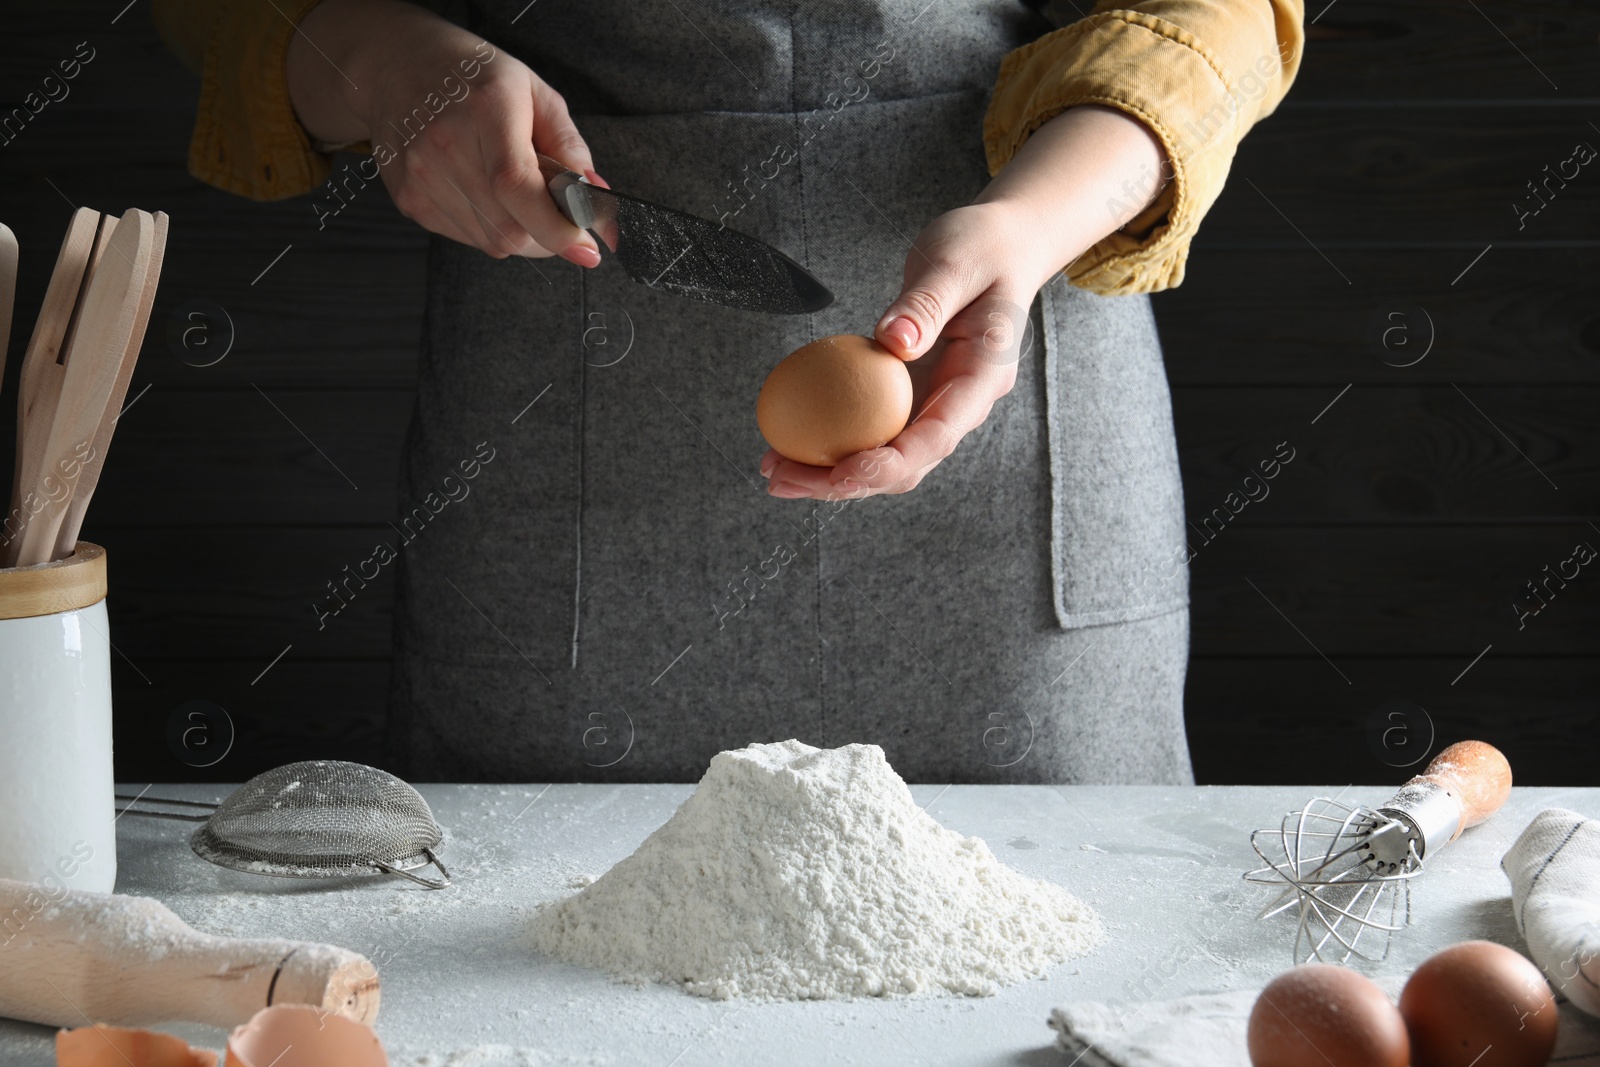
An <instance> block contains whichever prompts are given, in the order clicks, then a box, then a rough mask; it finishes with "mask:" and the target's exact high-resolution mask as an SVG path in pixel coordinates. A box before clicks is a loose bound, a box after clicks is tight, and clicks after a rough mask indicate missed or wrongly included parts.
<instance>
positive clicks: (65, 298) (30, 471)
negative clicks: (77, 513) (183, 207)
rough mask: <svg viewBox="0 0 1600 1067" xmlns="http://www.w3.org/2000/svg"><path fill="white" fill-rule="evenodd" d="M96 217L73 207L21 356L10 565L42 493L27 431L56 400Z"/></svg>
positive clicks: (4, 553) (33, 437)
mask: <svg viewBox="0 0 1600 1067" xmlns="http://www.w3.org/2000/svg"><path fill="white" fill-rule="evenodd" d="M99 222H100V213H99V212H98V211H95V210H93V209H91V208H86V207H81V208H79V209H78V210H77V211H75V212H73V215H72V222H71V223H70V224H69V225H68V226H67V235H66V236H65V237H64V238H62V240H61V251H60V252H58V253H57V254H56V266H55V270H54V271H53V272H52V273H51V275H50V284H49V286H48V287H47V288H46V289H45V294H44V304H43V305H42V306H41V307H40V308H39V317H38V319H37V320H35V321H34V324H33V336H32V337H31V338H30V339H29V340H28V347H27V350H26V352H25V354H24V355H23V357H22V370H21V373H20V374H19V376H18V389H17V460H16V468H15V473H14V476H13V479H12V483H11V486H12V488H11V510H10V512H8V513H7V516H6V521H5V525H4V532H3V535H0V536H3V539H4V548H3V550H0V562H3V563H4V565H5V566H7V567H14V566H16V564H17V550H18V548H19V547H20V541H19V536H18V535H19V534H20V532H21V530H22V529H23V528H24V527H25V526H26V524H27V523H28V522H29V520H30V519H31V517H32V511H33V506H34V504H35V503H37V502H38V501H39V500H40V499H42V498H41V497H40V496H39V482H40V476H39V464H40V457H39V456H38V455H37V454H36V453H37V452H38V451H39V449H40V448H41V447H42V446H43V443H44V442H43V438H44V437H45V434H43V433H37V432H36V433H33V434H30V433H29V428H30V427H32V428H34V429H35V430H37V429H38V426H39V423H40V422H41V420H45V419H48V418H50V417H53V415H54V413H55V410H56V401H57V400H58V399H59V398H60V396H61V373H62V367H61V365H60V361H59V357H60V354H61V342H62V341H63V340H64V339H65V338H66V334H67V324H68V323H69V322H70V321H71V319H72V310H73V308H75V307H76V306H77V304H78V296H79V293H80V290H81V288H82V286H83V278H84V274H85V273H86V272H87V270H88V266H89V260H90V257H91V255H92V253H93V251H94V246H95V230H96V228H97V226H98V224H99Z"/></svg>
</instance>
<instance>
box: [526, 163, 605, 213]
mask: <svg viewBox="0 0 1600 1067" xmlns="http://www.w3.org/2000/svg"><path fill="white" fill-rule="evenodd" d="M535 155H537V156H538V157H539V173H540V174H542V175H544V184H545V188H547V189H549V190H550V199H552V200H554V201H555V202H556V207H557V208H559V209H560V211H561V214H563V215H565V216H566V219H567V221H568V222H570V223H572V224H573V225H574V226H576V227H578V229H580V230H590V229H593V228H594V208H593V207H592V206H591V205H590V203H589V198H588V197H587V196H585V195H584V190H583V189H582V188H580V187H581V186H583V185H586V184H588V179H586V178H585V177H584V176H583V175H581V174H579V173H578V172H577V171H575V170H573V169H572V168H571V167H569V166H567V165H566V164H565V163H563V162H561V161H560V160H558V159H552V158H551V157H550V156H547V155H545V154H544V153H543V152H536V153H535Z"/></svg>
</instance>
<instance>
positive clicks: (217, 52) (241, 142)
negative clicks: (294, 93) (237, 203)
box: [153, 0, 330, 200]
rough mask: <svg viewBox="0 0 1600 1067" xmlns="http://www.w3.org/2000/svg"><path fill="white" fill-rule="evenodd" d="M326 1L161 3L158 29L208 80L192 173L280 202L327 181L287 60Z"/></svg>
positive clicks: (203, 81) (193, 142) (192, 145)
mask: <svg viewBox="0 0 1600 1067" xmlns="http://www.w3.org/2000/svg"><path fill="white" fill-rule="evenodd" d="M317 2H318V0H155V5H154V9H153V14H154V18H155V23H156V29H157V30H158V31H160V33H161V37H162V39H163V40H164V41H165V42H166V43H167V47H168V48H170V49H171V50H172V51H173V52H175V53H176V54H177V56H178V58H179V59H180V60H182V61H183V63H184V64H185V65H186V66H187V67H188V68H189V69H190V70H193V71H195V72H196V73H198V74H199V75H200V106H199V110H198V113H197V114H196V116H195V124H194V135H193V136H192V137H191V138H190V141H189V173H190V174H193V175H194V176H195V177H196V178H199V179H200V180H201V181H203V182H205V183H207V184H208V185H214V186H216V187H217V188H219V189H225V190H227V191H228V192H230V193H237V194H238V195H240V196H247V197H250V198H251V199H252V200H281V199H283V198H285V197H290V196H298V195H300V194H302V193H306V192H310V191H311V190H312V189H315V188H316V187H317V186H318V185H321V184H322V183H323V182H324V181H325V180H327V177H328V172H329V170H330V165H329V156H328V154H327V153H324V152H319V151H317V149H316V148H315V147H314V146H313V145H312V143H311V139H310V138H309V137H307V136H306V131H305V129H304V128H303V127H302V126H301V125H300V121H299V119H297V118H296V117H295V113H294V105H293V104H291V103H290V102H289V83H288V76H287V74H286V72H285V61H286V59H287V57H288V53H289V41H290V39H291V38H292V37H293V36H294V34H295V32H296V30H295V27H296V26H297V25H298V24H299V22H300V20H301V19H302V18H304V17H305V15H306V12H308V11H310V10H311V9H312V8H313V7H315V6H316V5H317Z"/></svg>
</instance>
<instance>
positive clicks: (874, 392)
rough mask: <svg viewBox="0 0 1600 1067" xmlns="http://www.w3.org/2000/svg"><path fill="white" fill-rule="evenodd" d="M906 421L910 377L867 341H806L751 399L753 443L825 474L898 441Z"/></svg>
mask: <svg viewBox="0 0 1600 1067" xmlns="http://www.w3.org/2000/svg"><path fill="white" fill-rule="evenodd" d="M910 417H911V375H910V373H908V372H907V370H906V365H905V362H904V361H903V360H901V359H900V357H898V356H896V355H895V354H894V353H892V352H890V351H889V350H888V349H886V348H884V347H883V346H882V345H880V344H878V342H876V341H874V340H873V339H872V338H870V337H858V336H855V335H854V334H836V335H834V336H832V337H824V338H822V339H821V340H820V341H812V342H811V343H810V344H808V345H804V346H802V347H800V348H797V349H795V350H794V351H793V352H792V353H790V354H789V355H788V356H786V357H784V360H783V362H782V363H779V364H778V365H777V366H776V367H774V368H772V373H771V374H768V375H767V380H766V383H765V384H763V385H762V386H761V395H760V396H759V397H758V398H757V399H756V422H757V424H758V425H760V427H761V436H763V437H765V438H766V439H767V444H769V445H771V446H772V447H773V449H775V450H776V451H777V452H778V454H779V455H781V456H784V457H785V458H787V459H792V460H794V461H795V462H796V463H809V464H811V465H812V466H814V467H831V466H833V465H834V464H836V463H838V462H839V461H840V460H841V459H844V458H845V457H846V456H849V455H853V454H855V453H857V452H863V451H865V450H867V449H869V448H877V447H879V446H880V445H884V444H887V443H888V442H890V441H892V440H894V439H895V437H897V436H899V434H900V431H901V430H903V429H905V427H906V420H907V419H909V418H910Z"/></svg>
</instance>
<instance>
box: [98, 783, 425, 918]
mask: <svg viewBox="0 0 1600 1067" xmlns="http://www.w3.org/2000/svg"><path fill="white" fill-rule="evenodd" d="M117 799H118V800H122V801H127V802H128V805H127V806H126V807H123V808H119V809H118V812H117V813H118V814H119V815H121V814H124V813H126V814H132V815H149V816H154V817H156V818H162V819H181V820H185V821H188V822H198V823H200V824H201V825H200V826H198V827H196V828H195V832H194V834H193V836H192V837H190V839H189V846H190V847H191V848H193V849H194V851H195V854H196V855H198V856H199V857H200V858H201V859H204V860H208V861H209V862H211V863H215V864H216V865H217V866H219V867H228V868H231V869H233V870H236V871H246V872H248V873H250V874H267V875H277V876H280V877H287V878H338V877H349V876H352V875H361V874H371V873H373V872H375V871H378V872H382V873H384V874H398V875H400V876H401V877H402V878H409V879H411V880H412V881H413V882H416V883H417V884H419V885H424V886H427V887H428V888H429V889H443V888H445V887H446V886H448V885H449V884H450V872H449V871H447V870H445V866H444V864H443V863H441V862H440V861H439V857H438V856H436V855H435V854H434V851H433V850H434V849H435V848H437V847H438V846H439V842H440V841H441V840H443V837H444V835H443V834H442V833H441V832H440V830H439V824H438V823H436V822H434V820H433V812H432V811H431V810H430V809H429V808H428V802H427V801H426V800H423V799H422V794H420V793H418V792H417V791H416V790H415V789H413V788H412V787H411V786H409V785H407V784H406V783H405V782H402V781H401V780H400V779H398V778H396V777H395V776H394V775H392V774H390V773H388V772H387V771H380V770H378V769H377V768H376V767H368V766H366V765H365V764H361V763H344V762H340V761H338V760H308V761H306V762H303V763H289V764H285V765H284V766H282V767H277V768H274V769H273V770H270V771H265V772H263V773H261V774H258V775H256V776H255V777H254V778H252V779H250V780H249V781H248V782H246V783H245V784H244V785H242V786H240V787H239V788H238V789H236V790H235V791H234V792H233V794H232V795H231V796H229V797H228V798H227V799H226V800H224V801H223V802H222V803H220V804H207V803H202V802H199V801H193V800H158V799H155V798H153V797H147V796H144V795H142V794H141V795H140V796H137V797H129V796H122V795H119V796H118V797H117ZM134 804H164V805H167V806H169V807H179V808H200V809H204V810H207V811H209V812H210V814H209V815H201V814H197V813H194V812H172V811H143V810H140V809H138V808H135V807H134V806H133V805H134ZM430 865H431V866H434V867H437V868H438V869H439V873H440V874H441V875H442V876H443V877H442V879H439V880H434V879H431V878H424V877H422V876H420V875H417V874H413V873H412V872H413V871H417V870H421V869H423V868H426V867H428V866H430Z"/></svg>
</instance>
